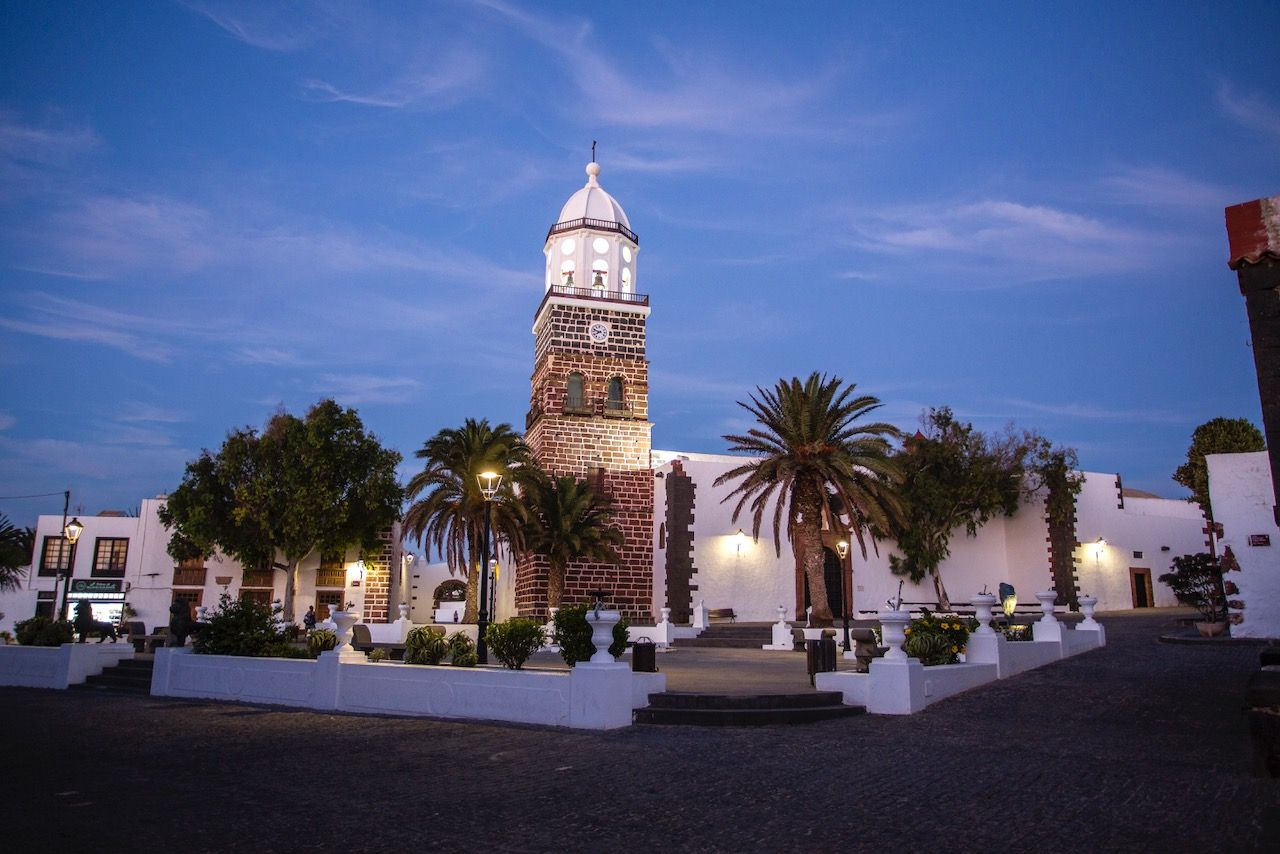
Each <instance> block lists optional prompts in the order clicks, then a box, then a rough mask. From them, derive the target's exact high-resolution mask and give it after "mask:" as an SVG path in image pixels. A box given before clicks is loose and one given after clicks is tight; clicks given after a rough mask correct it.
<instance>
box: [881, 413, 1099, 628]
mask: <svg viewBox="0 0 1280 854" xmlns="http://www.w3.org/2000/svg"><path fill="white" fill-rule="evenodd" d="M923 421H924V424H923V425H922V430H921V431H920V432H918V433H916V435H915V436H913V437H910V438H908V439H907V440H906V441H905V442H904V443H903V448H902V451H901V452H900V453H899V454H898V455H897V461H898V464H899V466H900V467H901V470H902V472H903V478H904V479H903V484H902V498H903V502H904V509H905V512H904V514H903V515H902V516H901V517H899V518H898V520H897V522H896V523H895V524H894V525H892V526H891V527H890V528H889V533H890V534H891V535H892V536H893V538H894V540H896V542H897V544H898V549H899V551H901V552H902V556H901V557H899V556H898V555H891V556H890V558H889V565H890V568H891V569H892V570H893V572H894V573H896V574H898V575H904V576H907V577H908V578H910V579H911V580H912V581H913V582H915V583H917V584H919V583H920V582H921V581H923V580H924V579H925V578H928V577H932V579H933V585H934V590H935V592H936V593H937V597H938V607H939V608H940V609H943V610H946V609H949V608H950V607H951V601H950V598H949V597H948V595H947V589H946V585H945V584H944V583H943V580H942V576H941V574H940V572H939V567H940V565H941V564H942V562H943V561H944V560H946V559H947V557H948V556H949V555H950V554H951V536H952V534H953V533H954V532H955V531H956V530H957V529H960V528H963V529H964V530H965V532H966V533H967V534H968V535H969V536H971V537H972V536H976V535H977V533H978V529H979V528H981V527H982V526H983V525H985V524H986V523H987V522H989V521H990V520H991V519H993V518H994V517H996V516H1012V515H1014V513H1016V512H1017V511H1018V507H1019V505H1020V503H1021V501H1022V500H1023V498H1024V497H1025V496H1027V495H1028V494H1029V493H1034V492H1041V493H1043V494H1044V496H1045V500H1046V504H1047V510H1048V513H1049V515H1050V517H1051V518H1053V519H1054V520H1055V521H1060V520H1063V519H1068V518H1070V514H1071V512H1072V510H1073V508H1074V504H1075V495H1076V494H1077V493H1078V492H1079V490H1080V484H1081V481H1082V478H1081V476H1080V475H1079V473H1078V472H1076V471H1075V465H1076V457H1075V452H1074V451H1072V450H1070V449H1062V448H1055V447H1054V446H1053V445H1052V443H1050V442H1049V441H1048V440H1047V439H1045V438H1043V437H1041V436H1039V435H1037V434H1034V433H1024V434H1022V435H1016V434H1013V433H1012V432H1008V433H1006V434H1005V435H1003V436H988V435H986V434H984V433H982V432H980V431H978V430H975V429H974V427H973V425H972V424H968V423H964V422H961V421H959V420H957V419H956V417H955V415H954V414H953V413H952V412H951V410H950V408H948V407H945V406H944V407H941V408H938V409H931V410H929V412H928V413H927V414H926V415H925V416H924V419H923Z"/></svg>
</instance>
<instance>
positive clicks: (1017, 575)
mask: <svg viewBox="0 0 1280 854" xmlns="http://www.w3.org/2000/svg"><path fill="white" fill-rule="evenodd" d="M654 460H655V465H656V467H657V468H656V471H658V472H659V473H661V474H663V477H662V478H655V481H654V514H655V520H656V521H657V522H658V523H663V522H665V519H666V477H668V476H669V475H670V473H671V471H672V462H673V461H675V460H679V462H680V465H681V467H682V468H683V470H684V472H685V474H686V475H688V476H689V477H690V478H691V479H692V481H693V484H694V490H695V492H694V495H695V507H694V514H693V516H694V539H693V565H694V570H695V571H694V574H693V578H692V581H691V583H692V585H694V587H695V590H694V592H693V595H692V601H691V602H690V603H689V604H690V605H696V604H697V603H698V602H699V601H702V602H703V603H704V604H705V605H706V607H708V608H725V607H732V608H733V609H734V611H735V612H736V613H737V615H738V619H740V620H744V621H747V620H750V621H773V620H774V619H776V615H777V607H778V605H784V606H785V607H786V608H787V609H788V611H790V610H791V609H792V608H793V606H794V605H795V598H796V594H795V559H794V557H793V556H792V553H791V545H790V542H789V541H788V540H787V539H786V535H785V531H784V532H783V535H782V536H783V541H782V548H781V554H780V555H779V553H778V551H777V550H776V549H775V545H774V541H773V538H772V536H773V532H772V528H771V525H772V521H771V517H770V518H769V520H768V521H767V522H766V524H765V525H764V527H763V529H762V530H761V536H760V540H759V541H758V542H753V541H751V540H750V539H748V540H747V541H746V542H745V543H740V542H739V540H738V538H737V536H736V534H737V531H738V530H739V529H742V530H744V531H745V532H746V533H748V534H750V533H751V518H750V515H749V514H748V513H744V514H743V515H741V516H740V517H739V518H738V520H737V521H734V519H733V506H734V503H735V502H727V503H726V502H723V501H722V499H723V498H724V497H725V496H727V495H728V494H729V492H730V491H731V488H732V487H731V485H725V486H719V487H717V486H716V485H715V480H716V478H717V477H719V476H720V475H722V474H724V473H725V472H727V471H729V470H730V469H731V468H733V467H735V466H737V465H740V464H742V462H743V461H744V458H740V457H733V456H727V455H713V454H692V453H689V454H686V453H679V452H672V451H655V452H654ZM1115 480H1116V478H1115V475H1107V474H1098V473H1086V474H1085V481H1084V484H1083V487H1082V491H1081V493H1080V496H1079V497H1078V499H1077V511H1076V515H1077V520H1078V521H1077V528H1076V530H1077V536H1078V538H1079V539H1080V540H1081V541H1084V542H1093V541H1096V540H1097V538H1098V537H1099V536H1103V537H1105V538H1106V540H1107V542H1108V547H1107V548H1106V549H1104V550H1103V551H1102V553H1101V554H1100V555H1097V557H1096V560H1095V553H1094V550H1093V549H1091V548H1088V547H1087V546H1086V547H1081V548H1080V549H1078V550H1077V552H1076V557H1077V562H1076V570H1077V573H1078V575H1077V578H1078V586H1079V588H1080V592H1081V593H1082V594H1084V593H1087V594H1091V595H1094V596H1097V597H1098V599H1099V605H1098V607H1099V609H1100V610H1111V609H1124V608H1130V607H1132V606H1133V599H1132V596H1131V593H1130V585H1129V577H1130V574H1129V568H1130V566H1135V567H1146V568H1149V569H1150V570H1151V571H1152V578H1153V593H1154V595H1155V602H1156V604H1157V605H1173V604H1176V603H1175V601H1174V599H1173V596H1172V594H1171V593H1170V592H1169V591H1168V589H1167V588H1165V587H1164V586H1163V585H1160V584H1159V583H1158V582H1154V579H1155V577H1157V576H1158V575H1160V573H1162V572H1165V571H1167V570H1168V563H1169V560H1170V559H1171V557H1172V555H1174V554H1184V553H1189V552H1192V551H1199V550H1202V549H1203V534H1202V532H1201V530H1200V529H1201V527H1202V526H1203V520H1202V519H1201V517H1200V514H1199V510H1198V508H1196V507H1195V506H1194V505H1190V504H1188V503H1187V502H1185V501H1172V500H1167V499H1151V498H1126V499H1124V507H1123V508H1120V507H1119V503H1120V501H1119V492H1118V490H1117V489H1116V486H1115ZM767 515H768V514H767ZM1047 540H1048V526H1047V523H1046V521H1045V510H1044V501H1043V498H1042V497H1041V496H1032V497H1030V498H1028V499H1026V500H1024V502H1023V504H1022V506H1021V507H1020V509H1019V510H1018V512H1017V513H1016V514H1015V515H1014V516H1012V517H1010V518H1004V517H998V518H996V519H993V520H991V521H990V522H988V523H987V524H986V525H985V526H984V527H983V528H981V529H980V530H979V532H978V535H977V536H976V537H969V536H968V535H967V534H966V533H965V532H964V530H963V529H959V530H957V531H955V532H953V534H952V537H951V555H950V556H949V557H948V558H947V559H946V560H945V561H943V563H942V565H941V567H940V569H939V574H940V576H941V578H942V580H943V583H944V585H945V586H946V590H947V593H948V595H949V596H950V598H951V600H952V601H953V602H961V603H963V602H968V601H969V599H970V598H971V597H972V596H973V595H974V594H975V593H978V592H979V591H981V590H982V589H983V588H984V587H986V589H987V590H988V591H992V592H994V591H995V590H996V588H997V586H998V585H999V584H1000V583H1001V582H1008V583H1010V584H1012V585H1013V586H1014V588H1015V590H1016V591H1017V593H1018V597H1019V601H1021V602H1023V603H1028V604H1034V596H1033V594H1034V593H1035V592H1037V591H1041V590H1048V589H1052V586H1053V576H1052V574H1051V572H1050V569H1049V545H1048V541H1047ZM660 543H661V538H660V537H659V536H658V534H657V532H655V535H654V555H655V568H654V576H655V580H654V600H653V601H654V608H655V609H658V608H661V607H662V606H663V605H665V604H666V581H667V579H666V550H665V548H663V547H662V546H661V545H660ZM1134 552H1142V554H1143V557H1142V558H1141V559H1136V558H1132V555H1133V553H1134ZM892 554H894V546H893V544H892V542H879V543H875V544H874V547H873V545H872V544H871V543H870V542H869V543H868V554H867V557H866V558H865V559H864V558H863V556H862V554H861V553H860V551H859V549H858V547H857V544H856V543H854V544H853V546H852V551H851V555H850V560H851V563H852V568H853V581H852V583H853V588H852V600H853V608H854V612H855V613H856V612H868V611H876V610H878V609H880V608H881V607H883V606H884V604H885V601H886V600H887V599H889V598H890V597H893V596H895V595H897V592H898V584H899V581H901V580H903V579H901V578H900V577H899V576H896V575H894V574H893V573H892V572H891V571H890V568H889V566H890V564H889V558H890V555H892ZM902 597H903V599H904V600H905V601H907V602H911V603H923V604H925V605H927V606H929V607H934V606H935V604H936V602H937V594H936V592H935V589H934V585H933V582H932V579H929V578H926V579H924V580H923V581H922V582H921V583H919V584H913V583H912V582H910V581H909V580H908V581H906V583H905V584H904V585H903V591H902Z"/></svg>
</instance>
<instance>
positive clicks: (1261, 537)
mask: <svg viewBox="0 0 1280 854" xmlns="http://www.w3.org/2000/svg"><path fill="white" fill-rule="evenodd" d="M1249 545H1251V546H1269V545H1271V535H1270V534H1250V535H1249Z"/></svg>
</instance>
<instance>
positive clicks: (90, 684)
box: [70, 658, 155, 694]
mask: <svg viewBox="0 0 1280 854" xmlns="http://www.w3.org/2000/svg"><path fill="white" fill-rule="evenodd" d="M154 669H155V662H154V661H151V660H144V661H138V660H136V659H128V658H126V659H122V660H121V661H120V662H119V663H118V664H116V665H115V666H114V667H108V668H106V669H104V670H103V671H102V672H101V673H99V674H97V675H95V676H89V677H87V678H86V679H85V681H84V682H83V683H82V684H79V685H72V686H70V687H71V688H73V689H77V690H81V691H121V692H124V693H128V694H150V693H151V673H152V671H153V670H154Z"/></svg>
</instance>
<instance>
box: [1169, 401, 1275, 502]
mask: <svg viewBox="0 0 1280 854" xmlns="http://www.w3.org/2000/svg"><path fill="white" fill-rule="evenodd" d="M1266 448H1267V442H1266V439H1265V438H1263V435H1262V431H1260V430H1259V429H1258V428H1257V427H1255V426H1254V425H1253V423H1252V422H1250V421H1249V419H1247V418H1213V419H1210V420H1209V421H1206V422H1204V423H1203V424H1201V425H1200V426H1199V427H1197V428H1196V429H1195V430H1193V431H1192V433H1191V446H1190V447H1189V448H1187V461H1186V462H1185V463H1183V464H1182V465H1180V466H1178V469H1177V471H1175V472H1174V473H1173V479H1174V480H1176V481H1177V482H1178V483H1180V484H1182V485H1183V486H1185V487H1186V488H1187V489H1189V490H1191V500H1192V501H1194V502H1196V503H1197V504H1199V505H1200V507H1201V509H1202V510H1204V513H1205V515H1206V516H1208V517H1209V519H1210V520H1212V519H1213V508H1212V507H1211V506H1210V505H1209V466H1208V464H1206V463H1205V460H1204V458H1205V454H1240V453H1246V452H1249V451H1265V450H1266Z"/></svg>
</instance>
